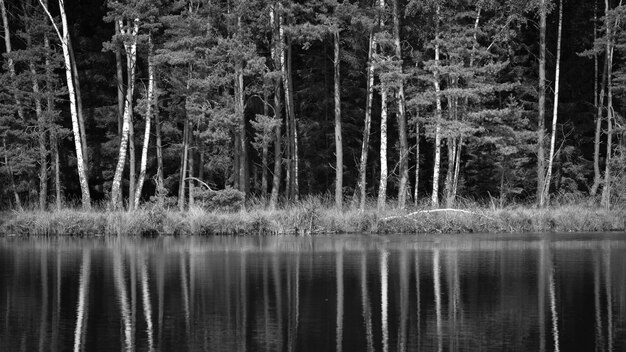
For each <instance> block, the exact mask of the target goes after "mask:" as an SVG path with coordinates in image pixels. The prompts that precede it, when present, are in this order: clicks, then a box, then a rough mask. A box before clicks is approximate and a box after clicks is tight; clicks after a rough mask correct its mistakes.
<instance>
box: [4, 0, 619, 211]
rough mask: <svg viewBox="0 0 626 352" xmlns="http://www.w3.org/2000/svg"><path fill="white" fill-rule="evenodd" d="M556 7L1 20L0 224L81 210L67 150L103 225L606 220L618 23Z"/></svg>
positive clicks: (107, 4) (73, 12)
mask: <svg viewBox="0 0 626 352" xmlns="http://www.w3.org/2000/svg"><path fill="white" fill-rule="evenodd" d="M561 1H562V2H560V1H558V0H557V1H550V0H532V1H521V0H478V1H475V0H472V1H470V0H393V1H391V0H388V1H385V0H376V1H373V0H357V1H354V0H343V1H340V0H306V1H305V0H302V1H285V0H246V1H244V0H154V1H150V0H119V1H113V0H108V1H107V0H82V1H75V0H74V1H71V0H67V1H63V0H56V1H55V0H46V1H43V0H3V1H2V7H3V18H4V21H3V29H4V37H5V43H6V44H7V45H5V48H6V49H5V53H4V55H3V57H4V66H3V69H2V71H1V75H0V82H1V83H2V84H0V137H1V138H2V144H1V145H0V182H2V184H3V185H4V186H3V187H2V188H1V189H0V206H2V207H4V208H20V207H22V206H23V205H28V206H30V207H39V208H46V207H49V206H50V205H51V204H56V206H57V207H59V208H60V207H61V206H62V203H63V202H73V201H78V200H79V199H81V197H82V202H83V205H85V202H86V198H85V194H84V192H83V193H82V194H81V187H80V183H79V174H80V173H79V172H77V169H78V166H79V165H77V164H78V160H79V159H77V157H76V155H77V149H80V148H79V147H78V144H79V143H77V144H75V141H76V136H80V138H79V139H80V140H81V142H82V150H83V151H84V153H82V154H84V166H85V170H86V180H85V181H86V182H87V183H88V187H89V189H88V190H89V192H90V194H91V199H93V200H95V201H100V202H102V203H104V204H107V205H108V206H110V207H113V208H116V207H120V206H123V204H126V205H127V206H128V207H129V208H133V207H137V206H138V205H139V204H140V201H141V202H146V201H150V199H152V201H154V200H155V199H161V200H163V199H168V200H169V202H168V204H174V203H175V204H177V205H178V207H180V208H181V209H183V208H185V207H188V206H190V205H200V206H201V205H205V206H206V204H208V203H210V204H213V203H215V204H217V203H220V202H222V203H227V204H226V205H225V206H226V207H235V208H238V207H239V206H240V204H241V203H242V202H243V197H245V198H251V197H259V198H262V199H263V200H264V201H266V202H267V204H268V205H269V206H270V207H272V208H273V207H276V205H277V203H278V202H279V201H280V200H285V199H297V198H298V197H300V196H302V195H306V194H309V195H315V194H322V193H327V192H328V193H331V192H333V190H335V188H337V191H336V192H337V200H336V202H337V205H338V206H339V207H341V206H342V201H347V202H348V203H349V204H351V205H354V206H356V205H357V204H359V203H360V204H363V203H364V199H361V198H362V195H363V194H365V195H366V196H369V197H374V196H378V197H379V201H380V200H381V199H382V202H383V203H382V205H383V207H384V203H385V201H386V200H387V197H389V198H392V199H397V200H398V203H397V204H398V206H399V207H401V208H403V207H405V203H406V202H408V201H410V200H414V201H415V203H416V204H417V203H418V202H422V203H423V201H422V199H426V198H429V199H430V202H431V203H432V204H433V205H435V206H438V205H439V197H441V199H442V201H444V202H445V204H446V205H448V206H453V205H454V203H455V201H458V199H459V197H463V198H474V199H491V200H492V202H497V203H498V204H500V205H505V204H507V203H510V202H526V201H535V199H537V201H539V198H540V197H542V194H543V192H547V193H549V194H548V199H549V196H552V197H553V198H554V197H555V196H559V197H561V198H562V197H564V196H565V197H568V196H575V197H578V196H581V195H583V196H584V195H591V196H594V197H595V195H596V194H598V195H599V194H600V193H602V199H603V203H604V204H605V205H606V206H609V205H610V204H616V203H617V202H620V201H623V196H622V194H624V192H623V190H624V187H626V186H625V185H626V182H625V181H626V172H625V171H626V169H625V167H626V154H625V153H624V151H625V149H624V147H625V140H624V138H623V137H624V129H623V126H624V118H623V116H622V114H621V111H623V109H624V108H626V101H624V98H626V94H624V93H625V92H626V85H625V82H626V79H625V77H626V75H625V72H626V64H625V63H626V62H625V61H624V54H626V46H625V45H624V43H625V41H626V19H625V18H624V16H626V6H623V5H621V2H620V4H619V5H618V4H617V3H616V2H615V1H610V0H605V2H600V1H597V0H596V1H582V0H568V1H563V0H561ZM559 6H562V12H561V14H560V12H559V11H558V9H559ZM61 10H64V11H61ZM46 12H48V13H46ZM542 13H543V14H545V16H547V17H546V18H547V23H546V26H545V27H542V25H541V23H542V21H541V17H542ZM65 15H66V16H67V23H68V26H67V30H68V31H69V38H70V40H69V41H67V42H64V41H63V38H64V37H63V36H62V32H63V31H62V28H64V27H63V26H62V25H61V24H62V22H63V18H64V17H65ZM51 20H52V21H54V22H51ZM560 20H561V21H562V25H563V31H562V33H563V34H562V38H561V34H560V32H558V31H557V26H558V23H559V21H560ZM542 30H544V31H545V32H544V33H545V38H546V39H545V43H544V45H543V47H544V49H545V50H546V52H545V55H542V54H541V51H542V35H541V32H542ZM64 45H68V46H67V48H68V49H69V51H70V53H71V58H69V57H68V59H70V61H67V60H66V61H65V62H64V60H63V56H62V50H61V48H62V47H64ZM557 52H561V54H559V55H557ZM543 57H545V61H543V64H542V60H543V59H542V58H543ZM557 58H560V62H559V63H560V81H559V85H558V88H560V95H553V92H554V91H555V88H556V87H555V86H554V85H555V82H556V81H557V80H556V75H557V72H558V69H557ZM66 69H67V73H68V74H70V75H71V76H72V79H71V80H72V83H73V86H75V88H74V87H72V88H71V89H68V87H69V86H68V80H69V78H67V77H70V76H67V77H66ZM542 69H543V70H544V73H543V74H544V76H545V81H543V83H541V82H542V77H543V76H542V74H541V72H540V71H541V70H542ZM70 72H71V73H70ZM541 87H544V92H543V98H542V97H541V96H542V91H541ZM74 90H75V92H74ZM73 95H75V100H76V115H75V116H74V115H73V114H74V112H73V110H72V109H70V107H71V104H70V105H68V101H73V100H72V99H70V97H71V96H73ZM544 98H545V99H544ZM554 105H556V108H555V109H553V106H554ZM557 113H558V119H557V118H556V117H557V116H554V115H555V114H557ZM540 116H543V121H542V120H540ZM74 118H76V121H77V122H78V124H77V125H76V128H78V129H77V130H75V131H74V135H72V133H71V131H72V128H73V127H74V126H73V124H72V122H73V121H74V120H73V119H74ZM553 118H554V123H555V125H554V126H556V128H553V127H552V126H553V124H552V123H551V121H553ZM540 122H541V123H540ZM543 126H545V127H543ZM77 133H78V134H77ZM552 134H553V135H554V140H555V143H554V142H553V143H552V144H553V148H552V149H553V150H551V149H550V147H549V146H550V138H551V135H552ZM75 145H76V146H77V147H76V148H74V146H75ZM544 148H545V150H544ZM368 154H369V156H368ZM538 158H540V160H538ZM548 169H549V171H548ZM544 179H545V181H542V180H544ZM363 180H364V181H365V182H363ZM433 180H434V182H433ZM144 181H145V182H144ZM335 185H338V187H335ZM440 186H441V187H440ZM231 188H232V189H231ZM360 188H363V190H364V193H363V192H360ZM220 190H226V191H223V192H221V193H220V192H218V191H220ZM234 190H238V191H239V192H235V191H234ZM216 197H217V198H216ZM220 197H222V198H224V199H222V198H220ZM174 198H175V199H176V201H172V199H174ZM597 200H598V201H600V197H599V196H598V199H597ZM541 203H542V204H543V202H541ZM220 204H221V203H220ZM394 204H395V203H394ZM207 207H208V208H210V209H213V207H214V205H211V206H207ZM380 207H381V204H380V202H379V210H380Z"/></svg>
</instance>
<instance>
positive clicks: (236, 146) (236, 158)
mask: <svg viewBox="0 0 626 352" xmlns="http://www.w3.org/2000/svg"><path fill="white" fill-rule="evenodd" d="M236 91H237V90H235V92H236ZM233 134H234V136H233V188H234V189H237V190H241V187H240V186H239V180H240V177H239V172H240V171H241V168H240V167H239V164H240V163H241V149H240V146H241V142H240V141H239V132H238V131H237V129H234V130H233Z"/></svg>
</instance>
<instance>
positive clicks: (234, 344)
mask: <svg viewBox="0 0 626 352" xmlns="http://www.w3.org/2000/svg"><path fill="white" fill-rule="evenodd" d="M0 350H2V351H49V350H52V351H60V350H63V351H72V350H74V351H79V350H81V351H117V350H124V351H151V350H154V351H202V350H206V351H333V350H336V351H417V350H422V351H457V350H462V351H474V350H483V351H487V350H492V351H503V350H508V351H554V350H561V351H573V350H577V351H597V350H601V351H624V350H626V234H600V235H547V236H542V237H539V236H530V235H524V236H521V235H506V236H504V235H503V236H494V235H463V236H441V235H438V236H391V237H378V236H333V237H322V236H315V237H279V236H278V237H260V238H259V237H257V238H251V237H247V238H246V237H213V238H185V239H175V238H163V239H156V240H134V239H132V240H119V239H56V240H49V239H10V238H4V239H0Z"/></svg>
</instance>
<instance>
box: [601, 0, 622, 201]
mask: <svg viewBox="0 0 626 352" xmlns="http://www.w3.org/2000/svg"><path fill="white" fill-rule="evenodd" d="M620 4H621V2H620ZM604 6H605V7H604V9H605V16H608V12H609V0H604ZM611 26H612V25H611V23H610V22H609V20H608V19H606V37H607V41H606V67H607V74H606V77H607V89H606V90H607V95H606V108H607V116H606V123H607V128H606V136H607V140H606V165H605V169H604V182H603V185H602V205H603V206H604V207H605V208H607V209H608V208H609V207H610V206H611V158H612V144H613V116H614V113H615V111H614V110H613V92H612V88H613V87H612V86H613V84H612V81H613V78H612V77H611V76H612V75H613V31H612V28H611Z"/></svg>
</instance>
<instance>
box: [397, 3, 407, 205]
mask: <svg viewBox="0 0 626 352" xmlns="http://www.w3.org/2000/svg"><path fill="white" fill-rule="evenodd" d="M393 41H394V48H395V55H396V60H399V62H400V73H402V47H401V44H400V15H399V9H398V0H393ZM396 101H397V103H398V111H397V113H396V116H397V119H398V139H399V140H400V150H399V153H400V157H399V159H400V182H399V185H398V208H400V209H404V207H405V205H406V195H407V192H408V188H407V186H408V183H409V146H408V140H407V127H406V102H405V97H404V82H403V81H402V77H401V80H400V81H399V82H398V87H397V89H396Z"/></svg>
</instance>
